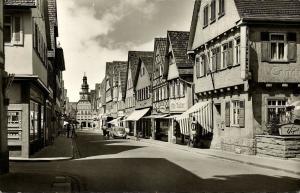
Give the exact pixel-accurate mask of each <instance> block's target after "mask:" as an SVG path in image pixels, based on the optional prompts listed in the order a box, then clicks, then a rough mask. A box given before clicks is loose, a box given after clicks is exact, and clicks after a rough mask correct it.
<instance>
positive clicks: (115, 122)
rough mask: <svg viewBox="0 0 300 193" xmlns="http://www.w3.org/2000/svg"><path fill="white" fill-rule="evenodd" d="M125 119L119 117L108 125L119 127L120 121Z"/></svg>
mask: <svg viewBox="0 0 300 193" xmlns="http://www.w3.org/2000/svg"><path fill="white" fill-rule="evenodd" d="M122 118H123V117H118V118H116V119H114V120H112V121H110V122H108V123H110V124H112V125H117V124H118V123H120V120H121V119H122Z"/></svg>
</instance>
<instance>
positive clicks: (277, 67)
mask: <svg viewBox="0 0 300 193" xmlns="http://www.w3.org/2000/svg"><path fill="white" fill-rule="evenodd" d="M249 29H250V48H251V50H250V54H251V55H250V70H251V71H252V74H253V79H254V80H255V81H257V82H266V83H272V82H274V83H283V82H298V83H299V82H300V65H299V64H300V32H299V29H300V28H299V27H298V28H296V27H288V26H276V27H270V26H266V27H250V28H249ZM261 32H270V33H272V32H274V33H277V32H278V33H288V32H293V33H296V34H297V62H284V63H276V62H272V63H271V62H262V60H261V58H262V51H261V45H262V44H261Z"/></svg>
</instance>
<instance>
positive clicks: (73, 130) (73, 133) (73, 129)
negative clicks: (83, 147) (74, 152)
mask: <svg viewBox="0 0 300 193" xmlns="http://www.w3.org/2000/svg"><path fill="white" fill-rule="evenodd" d="M73 137H77V135H76V129H75V125H74V124H72V134H71V138H73Z"/></svg>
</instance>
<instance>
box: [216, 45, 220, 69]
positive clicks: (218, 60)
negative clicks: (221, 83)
mask: <svg viewBox="0 0 300 193" xmlns="http://www.w3.org/2000/svg"><path fill="white" fill-rule="evenodd" d="M216 63H217V64H216V65H218V66H219V68H220V69H221V51H220V48H218V50H217V61H216Z"/></svg>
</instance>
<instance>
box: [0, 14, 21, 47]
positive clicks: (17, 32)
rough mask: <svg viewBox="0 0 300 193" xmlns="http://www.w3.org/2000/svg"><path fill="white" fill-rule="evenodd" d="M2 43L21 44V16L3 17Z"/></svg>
mask: <svg viewBox="0 0 300 193" xmlns="http://www.w3.org/2000/svg"><path fill="white" fill-rule="evenodd" d="M4 43H6V44H12V45H22V44H23V29H22V17H21V16H18V15H15V16H4Z"/></svg>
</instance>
